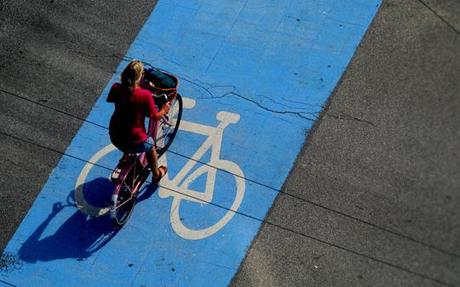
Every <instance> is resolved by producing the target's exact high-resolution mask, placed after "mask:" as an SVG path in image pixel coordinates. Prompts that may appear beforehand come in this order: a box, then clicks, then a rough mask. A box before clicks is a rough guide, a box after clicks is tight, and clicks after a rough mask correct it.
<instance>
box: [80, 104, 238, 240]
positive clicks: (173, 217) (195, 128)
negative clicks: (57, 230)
mask: <svg viewBox="0 0 460 287" xmlns="http://www.w3.org/2000/svg"><path fill="white" fill-rule="evenodd" d="M183 101H184V108H187V109H191V108H193V107H194V106H195V101H194V100H192V99H189V98H183ZM216 119H217V120H218V121H219V124H218V125H217V127H213V126H207V125H202V124H198V123H194V122H189V121H185V120H182V121H181V124H180V127H179V130H181V131H183V132H190V133H195V134H199V135H204V136H206V137H207V138H206V140H205V141H204V142H203V144H202V145H201V146H200V147H199V148H198V149H197V150H196V152H195V153H194V154H193V155H192V156H191V157H190V160H189V161H188V162H187V163H186V164H185V165H184V166H183V167H182V169H181V170H180V171H179V172H178V173H177V174H176V175H175V176H174V177H173V178H171V179H170V178H169V173H168V174H167V175H166V176H165V177H164V178H163V179H162V180H161V182H160V188H159V196H160V198H168V197H173V200H172V204H171V210H170V221H171V226H172V228H173V230H174V232H176V233H177V234H178V235H179V236H181V237H182V238H184V239H189V240H198V239H204V238H206V237H209V236H211V235H213V234H215V233H216V232H218V231H219V230H221V229H222V228H223V227H224V226H225V225H226V224H227V223H228V222H229V221H230V220H231V219H232V218H233V216H234V215H235V212H236V211H237V210H238V208H239V207H240V205H241V203H242V201H243V197H244V193H245V180H244V174H243V171H242V170H241V168H240V167H239V166H238V165H237V164H236V163H234V162H232V161H228V160H223V159H220V152H221V147H222V138H223V133H224V130H225V128H226V127H227V126H228V125H230V124H234V123H237V122H238V121H239V119H240V116H239V115H238V114H235V113H230V112H225V111H221V112H218V113H217V115H216ZM114 150H116V148H115V147H114V146H113V145H112V144H109V145H107V146H106V147H104V148H102V149H101V150H100V151H98V152H97V153H96V154H95V155H94V156H93V157H92V158H91V159H90V160H89V162H88V163H87V164H86V165H85V166H84V168H83V169H82V171H81V173H80V176H79V177H78V179H77V182H76V189H75V191H76V192H75V200H76V202H77V206H78V207H79V208H80V210H82V211H83V212H84V213H86V214H88V215H90V216H100V215H104V214H106V213H107V212H108V208H98V207H94V206H92V205H91V204H89V203H88V202H87V201H86V200H85V198H84V195H83V188H82V186H83V184H84V183H85V180H86V177H87V176H88V174H89V172H90V170H91V168H92V167H93V165H94V163H97V162H98V161H99V160H100V159H101V158H102V157H104V156H106V155H107V154H108V153H110V152H112V151H114ZM209 150H210V151H211V156H210V160H209V162H207V163H206V164H203V165H202V166H200V167H198V168H196V169H195V170H193V169H194V167H195V166H196V165H197V163H198V161H200V160H201V158H202V157H203V156H204V155H205V154H206V153H207V152H208V151H209ZM166 161H167V158H166V154H165V155H163V156H162V157H161V158H160V162H163V163H166ZM192 170H193V172H192ZM218 170H220V171H224V172H227V173H229V174H230V175H232V176H233V178H234V180H235V186H236V192H235V199H234V200H233V203H232V204H231V206H230V207H227V208H226V212H225V214H224V216H222V217H221V218H220V219H219V220H218V221H217V222H215V223H214V224H212V225H211V226H208V227H205V228H201V229H193V228H190V227H187V226H186V225H185V224H184V223H183V220H182V217H181V215H180V210H181V209H180V205H181V203H182V201H184V200H185V201H189V202H194V203H198V204H202V205H207V204H212V200H213V195H214V192H215V187H216V186H215V183H216V176H217V171H218ZM203 174H206V184H205V190H204V192H203V191H196V190H193V189H191V188H190V185H191V184H192V183H193V182H194V181H195V180H196V179H198V178H199V177H201V176H202V175H203Z"/></svg>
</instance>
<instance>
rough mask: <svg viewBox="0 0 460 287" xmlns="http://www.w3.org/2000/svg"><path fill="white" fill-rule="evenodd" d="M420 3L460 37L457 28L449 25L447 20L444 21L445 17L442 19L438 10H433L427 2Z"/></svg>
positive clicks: (420, 0) (421, 0)
mask: <svg viewBox="0 0 460 287" xmlns="http://www.w3.org/2000/svg"><path fill="white" fill-rule="evenodd" d="M418 2H420V3H421V4H422V5H423V6H425V7H426V8H427V9H428V10H430V11H431V12H432V13H433V14H434V15H436V17H438V18H439V19H440V20H441V21H442V22H444V23H445V24H446V25H447V26H449V27H450V28H451V29H452V30H453V31H454V32H455V33H457V34H459V35H460V31H459V30H458V29H457V28H455V26H454V25H453V24H451V23H449V21H447V20H446V19H444V17H442V16H441V15H440V14H439V13H438V12H436V10H434V9H433V8H431V7H430V6H429V5H428V4H427V3H426V2H425V1H423V0H418Z"/></svg>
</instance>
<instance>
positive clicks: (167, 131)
mask: <svg viewBox="0 0 460 287" xmlns="http://www.w3.org/2000/svg"><path fill="white" fill-rule="evenodd" d="M182 106H183V104H182V97H181V95H180V94H177V95H176V97H175V98H174V100H173V101H172V103H171V107H170V109H169V113H168V115H166V116H164V117H163V118H162V119H161V120H160V121H159V128H158V132H157V135H156V137H155V143H156V146H157V153H158V156H161V155H162V154H163V153H164V152H165V151H166V150H167V149H168V148H169V146H170V145H171V144H172V142H173V140H174V138H175V137H176V134H177V130H178V129H179V124H180V120H181V118H182Z"/></svg>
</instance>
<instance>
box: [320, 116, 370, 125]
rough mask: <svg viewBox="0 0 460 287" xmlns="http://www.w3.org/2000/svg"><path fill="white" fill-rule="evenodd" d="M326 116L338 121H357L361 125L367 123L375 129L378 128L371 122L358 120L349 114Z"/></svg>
mask: <svg viewBox="0 0 460 287" xmlns="http://www.w3.org/2000/svg"><path fill="white" fill-rule="evenodd" d="M325 115H326V116H328V117H331V118H334V119H336V120H349V121H357V122H360V123H365V124H368V125H371V126H373V127H376V125H375V124H374V123H373V122H371V121H368V120H364V119H361V118H358V117H355V116H352V115H349V114H346V113H338V114H333V113H326V114H325Z"/></svg>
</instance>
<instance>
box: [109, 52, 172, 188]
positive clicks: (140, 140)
mask: <svg viewBox="0 0 460 287" xmlns="http://www.w3.org/2000/svg"><path fill="white" fill-rule="evenodd" d="M143 76H144V65H143V64H142V62H141V61H138V60H133V61H131V62H130V63H129V64H128V65H127V66H126V68H125V69H124V70H123V72H122V73H121V83H115V84H113V86H112V88H111V89H110V92H109V95H108V96H107V102H109V103H114V104H115V111H114V113H113V115H112V118H111V119H110V126H109V134H110V140H111V141H112V143H113V145H115V146H116V147H117V148H118V149H119V150H121V151H122V152H124V153H141V152H145V153H146V157H147V162H148V163H149V165H150V167H151V169H152V175H153V181H154V182H158V181H159V180H160V179H161V178H162V177H163V176H164V175H165V174H166V173H167V171H168V169H167V167H166V166H163V165H162V166H160V167H158V155H157V153H156V150H155V148H154V142H153V139H152V137H150V136H148V135H147V132H146V129H145V123H144V122H145V118H146V117H149V118H151V119H152V120H159V119H161V118H162V117H163V116H164V115H165V114H167V113H168V111H169V102H168V103H166V104H165V105H164V106H163V107H162V108H161V110H160V111H157V109H156V107H155V103H154V101H153V97H152V92H150V91H149V90H147V89H144V88H142V87H141V80H142V77H143Z"/></svg>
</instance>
